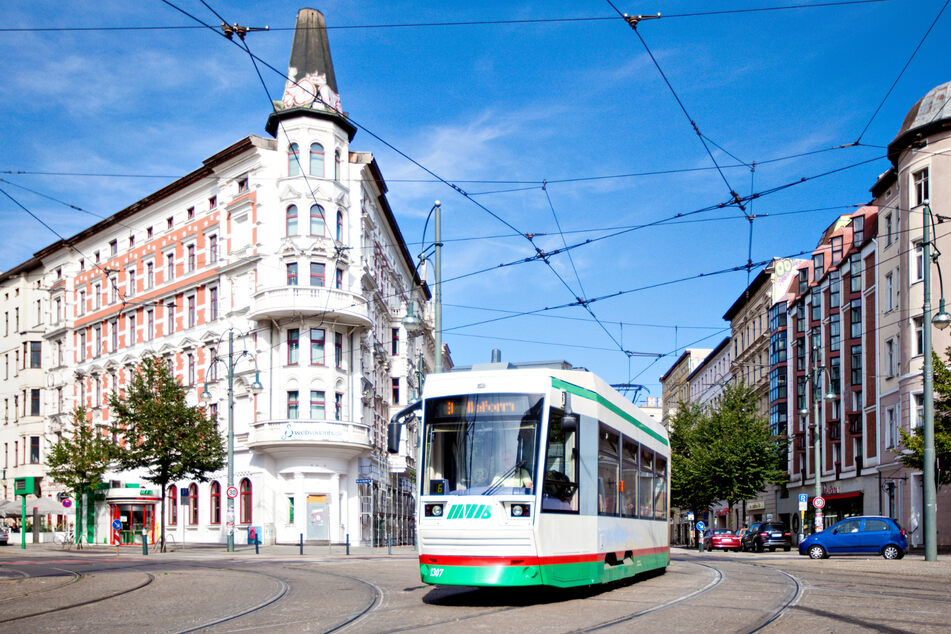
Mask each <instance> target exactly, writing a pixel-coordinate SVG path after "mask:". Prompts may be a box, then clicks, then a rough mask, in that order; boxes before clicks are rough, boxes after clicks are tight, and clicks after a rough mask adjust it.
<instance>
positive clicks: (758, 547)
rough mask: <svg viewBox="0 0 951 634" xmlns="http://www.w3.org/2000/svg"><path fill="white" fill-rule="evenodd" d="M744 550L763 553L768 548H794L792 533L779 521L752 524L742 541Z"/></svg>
mask: <svg viewBox="0 0 951 634" xmlns="http://www.w3.org/2000/svg"><path fill="white" fill-rule="evenodd" d="M741 547H742V549H743V550H751V551H753V552H756V553H761V552H763V551H764V550H766V549H767V548H768V549H769V551H770V552H773V551H775V550H776V549H777V548H782V549H783V550H785V551H786V552H789V551H790V550H792V533H790V532H789V531H787V530H786V527H785V526H783V525H782V524H780V523H779V522H756V523H755V524H752V525H750V530H749V531H747V533H746V534H745V535H743V540H742V542H741Z"/></svg>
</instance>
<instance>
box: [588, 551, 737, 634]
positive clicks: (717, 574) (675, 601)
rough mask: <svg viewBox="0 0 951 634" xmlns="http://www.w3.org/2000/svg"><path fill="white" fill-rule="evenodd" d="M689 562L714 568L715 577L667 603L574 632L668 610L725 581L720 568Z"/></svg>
mask: <svg viewBox="0 0 951 634" xmlns="http://www.w3.org/2000/svg"><path fill="white" fill-rule="evenodd" d="M689 563H692V564H694V565H696V566H702V567H704V568H709V569H710V570H712V571H713V572H714V577H713V579H712V580H711V581H710V583H708V584H707V585H705V586H704V587H702V588H698V589H697V590H694V591H693V592H690V593H688V594H685V595H683V596H680V597H677V598H676V599H671V600H669V601H667V602H665V603H661V604H660V605H655V606H651V607H649V608H645V609H643V610H639V611H637V612H634V613H632V614H628V615H625V616H622V617H618V618H614V619H611V620H609V621H603V622H601V623H598V624H596V625H591V626H588V627H584V628H582V629H579V630H574V631H573V632H574V633H575V634H577V633H579V632H597V631H598V630H604V629H607V628H609V627H614V626H616V625H620V624H621V623H627V622H629V621H633V620H634V619H637V618H640V617H642V616H646V615H648V614H653V613H654V612H659V611H661V610H666V609H668V608H672V607H674V606H676V605H680V604H681V603H685V602H686V601H690V600H691V599H694V598H696V597H698V596H700V595H702V594H704V593H706V592H709V591H710V590H712V589H714V588H715V587H717V586H718V585H720V583H722V582H723V573H722V572H721V571H720V570H719V569H717V568H714V567H713V566H709V565H707V564H702V563H699V562H696V561H692V562H689Z"/></svg>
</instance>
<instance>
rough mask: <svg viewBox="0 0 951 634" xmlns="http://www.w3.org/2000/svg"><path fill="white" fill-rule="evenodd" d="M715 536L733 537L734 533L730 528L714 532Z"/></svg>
mask: <svg viewBox="0 0 951 634" xmlns="http://www.w3.org/2000/svg"><path fill="white" fill-rule="evenodd" d="M713 534H714V535H732V534H733V531H731V530H730V529H728V528H718V529H716V530H715V531H713Z"/></svg>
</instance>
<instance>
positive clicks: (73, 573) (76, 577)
mask: <svg viewBox="0 0 951 634" xmlns="http://www.w3.org/2000/svg"><path fill="white" fill-rule="evenodd" d="M50 569H51V570H61V571H62V572H65V573H66V574H68V575H70V576H71V578H70V579H69V580H68V581H66V582H65V583H61V584H58V585H55V586H52V587H50V588H40V589H39V590H31V591H30V592H27V593H26V595H29V596H36V595H38V594H44V593H47V592H52V591H54V590H60V589H62V588H65V587H66V586H71V585H73V584H74V583H76V582H77V581H79V580H80V579H81V578H82V574H81V573H78V572H76V571H75V570H67V569H65V568H50ZM15 572H17V573H19V574H20V575H22V576H21V577H20V578H19V579H10V580H9V581H12V582H14V583H22V582H25V581H27V580H29V579H35V578H36V577H31V576H30V575H28V574H26V573H25V572H23V571H22V570H16V571H15ZM26 595H24V596H26ZM22 598H23V597H22V596H10V597H4V598H2V599H0V603H7V602H8V601H19V600H20V599H22Z"/></svg>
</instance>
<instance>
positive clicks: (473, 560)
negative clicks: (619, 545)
mask: <svg viewBox="0 0 951 634" xmlns="http://www.w3.org/2000/svg"><path fill="white" fill-rule="evenodd" d="M669 551H670V549H669V548H667V547H666V546H659V547H657V548H640V549H637V550H634V551H632V553H633V556H634V557H643V556H645V555H656V554H660V553H667V552H669ZM625 552H626V551H619V552H617V553H615V555H616V556H617V557H618V559H622V558H623V557H624V553H625ZM605 555H607V553H587V554H581V555H553V556H549V557H533V556H526V557H485V556H482V557H479V556H470V555H420V556H419V563H421V564H428V565H431V566H433V565H434V566H552V565H557V564H578V563H585V562H593V561H604V558H605Z"/></svg>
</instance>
